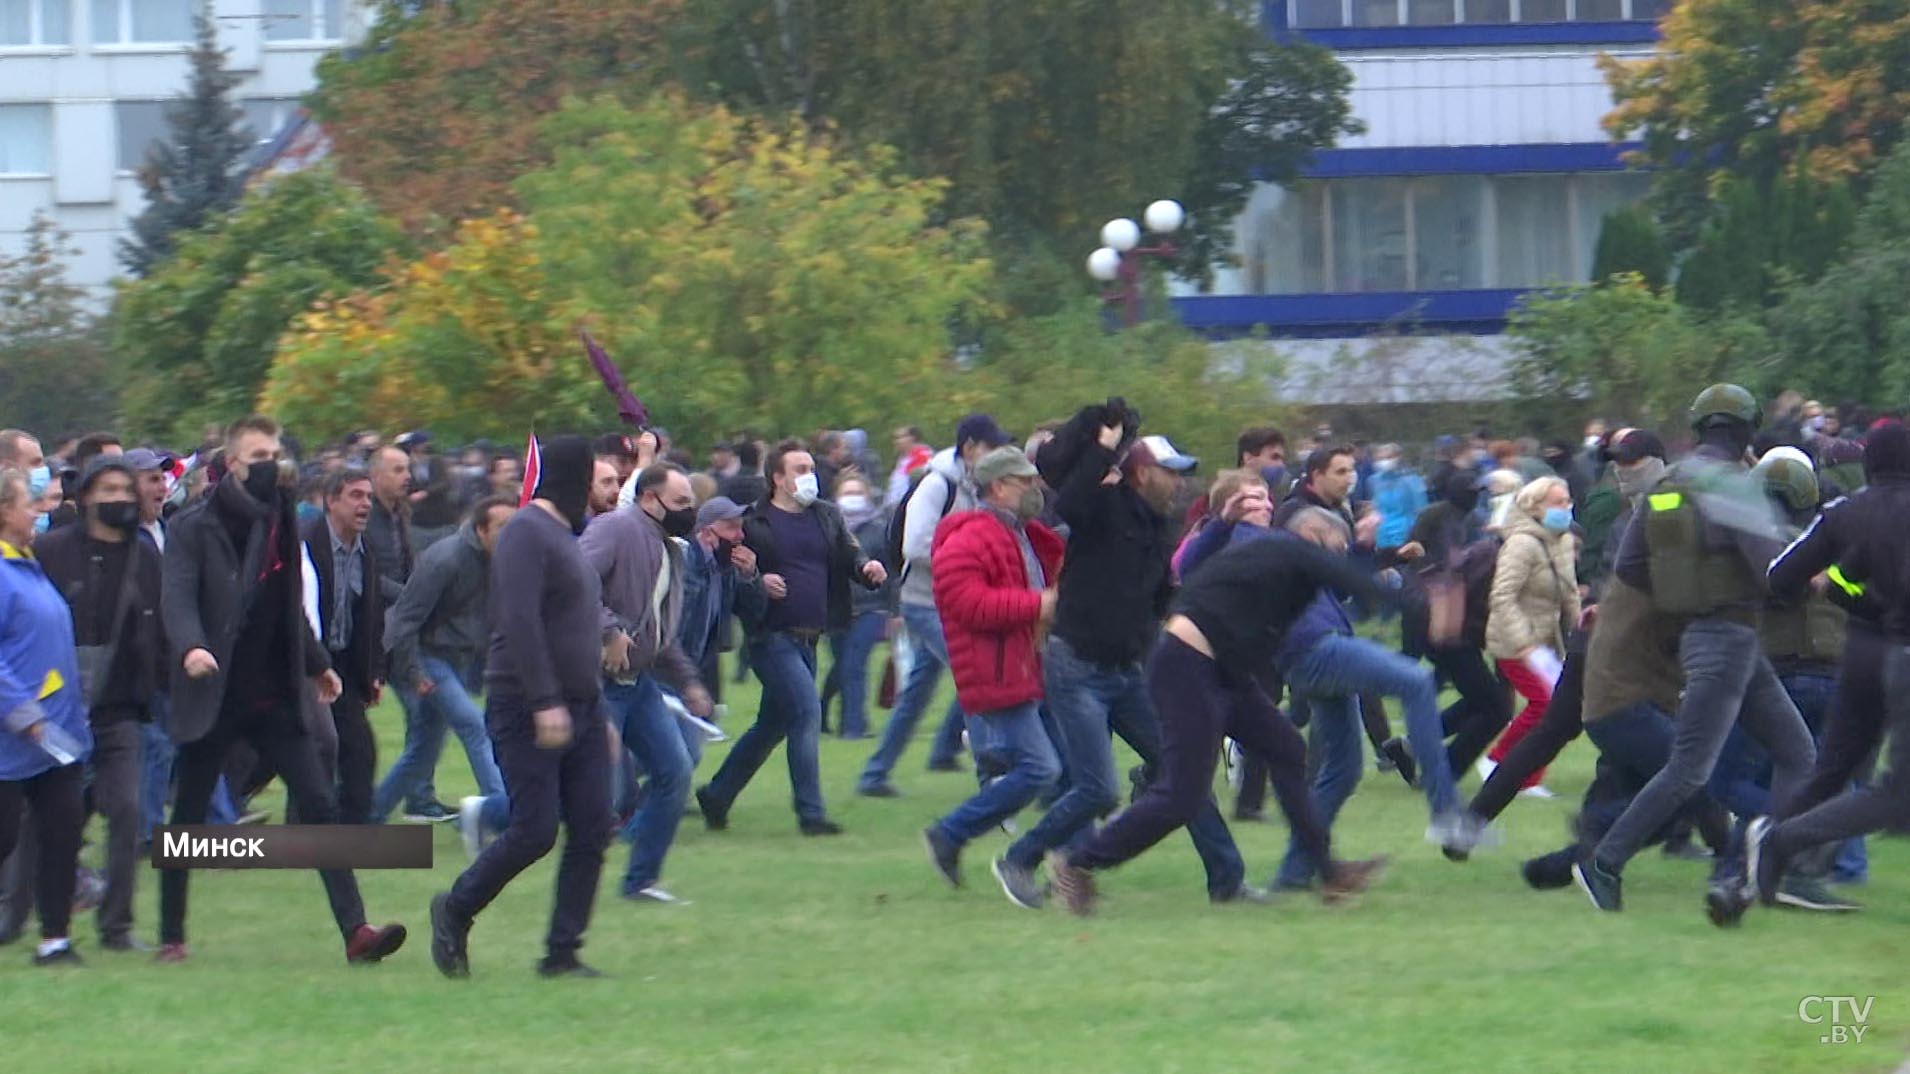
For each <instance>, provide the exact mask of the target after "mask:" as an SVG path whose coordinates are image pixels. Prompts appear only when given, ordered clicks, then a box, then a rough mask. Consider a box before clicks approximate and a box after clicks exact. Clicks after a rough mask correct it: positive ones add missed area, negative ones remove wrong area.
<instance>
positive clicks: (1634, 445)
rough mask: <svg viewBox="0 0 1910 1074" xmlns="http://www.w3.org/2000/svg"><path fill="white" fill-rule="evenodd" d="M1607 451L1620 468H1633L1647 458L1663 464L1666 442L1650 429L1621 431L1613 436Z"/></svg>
mask: <svg viewBox="0 0 1910 1074" xmlns="http://www.w3.org/2000/svg"><path fill="white" fill-rule="evenodd" d="M1605 451H1606V454H1607V455H1609V456H1610V457H1611V460H1612V461H1613V462H1615V463H1617V464H1618V465H1620V466H1633V465H1636V464H1637V463H1639V462H1641V461H1643V460H1644V459H1646V458H1655V459H1658V460H1659V461H1661V462H1662V461H1664V459H1665V442H1664V441H1663V440H1660V439H1658V434H1657V433H1654V432H1652V431H1651V430H1650V429H1620V430H1618V431H1617V432H1615V433H1613V434H1612V439H1611V444H1610V446H1609V447H1607V448H1606V449H1605Z"/></svg>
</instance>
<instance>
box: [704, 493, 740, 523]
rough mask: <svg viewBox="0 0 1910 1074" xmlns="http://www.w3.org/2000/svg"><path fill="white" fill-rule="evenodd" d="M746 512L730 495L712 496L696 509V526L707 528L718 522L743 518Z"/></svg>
mask: <svg viewBox="0 0 1910 1074" xmlns="http://www.w3.org/2000/svg"><path fill="white" fill-rule="evenodd" d="M746 513H747V512H745V511H744V510H743V508H742V507H741V506H740V505H739V504H737V502H736V501H735V500H732V499H730V498H729V497H728V496H712V497H710V498H709V499H707V500H705V501H703V506H701V507H699V508H697V509H696V528H697V529H706V528H708V527H709V526H711V525H713V524H715V523H718V522H728V521H729V520H730V519H733V518H742V517H743V515H744V514H746Z"/></svg>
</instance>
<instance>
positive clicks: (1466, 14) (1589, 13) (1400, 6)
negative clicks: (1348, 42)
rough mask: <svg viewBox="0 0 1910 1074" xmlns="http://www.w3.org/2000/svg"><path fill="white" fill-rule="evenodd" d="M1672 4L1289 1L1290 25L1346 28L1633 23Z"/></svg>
mask: <svg viewBox="0 0 1910 1074" xmlns="http://www.w3.org/2000/svg"><path fill="white" fill-rule="evenodd" d="M1670 6H1671V0H1287V25H1288V26H1292V27H1294V28H1295V29H1300V30H1320V29H1337V28H1339V27H1343V26H1451V25H1455V24H1493V23H1509V22H1522V23H1546V22H1630V21H1633V20H1645V19H1656V18H1658V17H1660V16H1661V15H1663V14H1664V13H1665V11H1666V9H1667V8H1669V7H1670Z"/></svg>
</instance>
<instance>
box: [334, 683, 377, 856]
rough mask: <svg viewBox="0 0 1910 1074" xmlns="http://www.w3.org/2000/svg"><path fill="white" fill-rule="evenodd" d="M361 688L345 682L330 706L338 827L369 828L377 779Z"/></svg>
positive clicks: (373, 743) (374, 746)
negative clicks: (334, 735)
mask: <svg viewBox="0 0 1910 1074" xmlns="http://www.w3.org/2000/svg"><path fill="white" fill-rule="evenodd" d="M364 695H365V686H364V685H363V684H362V683H357V682H353V681H352V680H351V679H349V678H347V679H346V680H345V690H344V692H343V693H341V694H339V695H338V700H337V701H334V702H332V727H333V728H334V730H335V731H336V732H337V735H338V762H337V776H338V823H340V824H370V823H371V804H372V794H373V792H374V791H375V790H376V780H377V775H378V738H377V736H376V735H374V734H373V733H372V730H371V719H370V717H369V716H368V715H367V714H366V711H365V698H364Z"/></svg>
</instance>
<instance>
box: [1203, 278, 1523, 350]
mask: <svg viewBox="0 0 1910 1074" xmlns="http://www.w3.org/2000/svg"><path fill="white" fill-rule="evenodd" d="M1528 293H1529V292H1528V291H1527V290H1525V289H1522V288H1510V289H1503V290H1477V291H1378V292H1372V293H1368V294H1319V295H1194V296H1189V297H1185V298H1176V299H1174V300H1173V303H1174V312H1175V314H1176V315H1177V316H1178V317H1179V318H1180V321H1181V323H1182V324H1184V325H1186V326H1187V327H1188V328H1191V329H1193V330H1194V331H1196V332H1199V333H1201V334H1203V335H1206V336H1209V337H1211V338H1216V339H1225V338H1230V337H1234V336H1244V335H1248V334H1250V333H1253V332H1255V331H1265V332H1266V333H1268V334H1269V335H1272V336H1276V337H1281V336H1290V337H1299V338H1304V339H1350V338H1356V337H1359V336H1365V335H1370V334H1372V332H1373V331H1374V330H1375V329H1377V328H1381V327H1391V328H1394V329H1396V330H1398V331H1400V332H1404V333H1409V334H1433V333H1465V334H1471V335H1493V334H1496V333H1498V332H1502V331H1504V330H1505V322H1506V316H1507V314H1509V313H1510V312H1511V310H1512V308H1513V306H1514V305H1516V304H1517V303H1518V301H1519V299H1520V298H1522V297H1523V296H1525V295H1526V294H1528Z"/></svg>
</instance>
